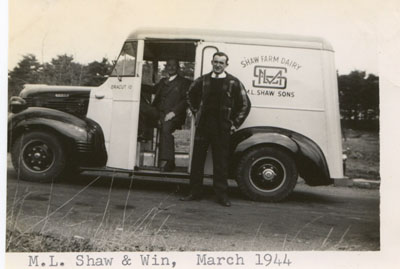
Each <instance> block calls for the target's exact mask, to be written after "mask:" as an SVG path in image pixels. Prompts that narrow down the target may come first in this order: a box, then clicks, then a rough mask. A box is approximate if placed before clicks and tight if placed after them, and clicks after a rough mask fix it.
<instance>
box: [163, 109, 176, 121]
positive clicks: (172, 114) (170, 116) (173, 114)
mask: <svg viewBox="0 0 400 269" xmlns="http://www.w3.org/2000/svg"><path fill="white" fill-rule="evenodd" d="M174 117H175V113H174V112H172V111H171V112H169V113H168V114H167V115H165V118H164V121H169V120H172V119H173V118H174Z"/></svg>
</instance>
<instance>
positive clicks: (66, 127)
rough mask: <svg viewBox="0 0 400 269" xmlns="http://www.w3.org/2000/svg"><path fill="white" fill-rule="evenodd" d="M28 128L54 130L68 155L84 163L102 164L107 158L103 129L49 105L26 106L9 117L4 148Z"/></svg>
mask: <svg viewBox="0 0 400 269" xmlns="http://www.w3.org/2000/svg"><path fill="white" fill-rule="evenodd" d="M30 130H41V131H48V132H53V133H55V134H56V135H58V136H59V137H60V138H61V139H62V141H63V142H64V143H66V148H67V150H68V152H69V154H77V155H76V157H80V158H81V159H87V161H89V163H85V164H84V165H90V166H103V165H105V163H106V161H107V153H106V150H105V144H104V135H103V132H102V130H101V127H100V126H99V125H98V124H97V123H96V122H94V121H93V120H91V119H88V118H78V117H76V116H74V115H71V114H68V113H65V112H62V111H59V110H55V109H50V108H43V107H29V108H27V109H25V110H23V111H22V112H20V113H17V114H12V115H10V116H9V119H8V150H10V149H11V146H12V144H13V143H14V141H15V139H16V138H17V137H19V136H20V135H21V134H23V133H25V132H27V131H30ZM74 157H75V156H74Z"/></svg>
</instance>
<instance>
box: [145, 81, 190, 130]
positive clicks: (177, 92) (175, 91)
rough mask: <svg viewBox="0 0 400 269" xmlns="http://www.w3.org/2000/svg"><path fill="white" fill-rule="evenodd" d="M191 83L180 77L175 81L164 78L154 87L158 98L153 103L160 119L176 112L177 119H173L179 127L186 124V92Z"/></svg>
mask: <svg viewBox="0 0 400 269" xmlns="http://www.w3.org/2000/svg"><path fill="white" fill-rule="evenodd" d="M190 83H191V81H190V80H189V79H186V78H184V77H182V76H180V75H178V76H177V77H176V78H175V79H174V80H172V81H168V78H162V79H161V80H160V81H159V82H158V83H157V84H156V85H155V86H154V87H155V91H156V96H155V98H154V101H153V106H155V107H156V108H157V110H158V111H159V113H160V119H161V120H163V117H164V116H165V115H166V114H168V113H169V112H174V113H175V117H174V118H173V119H172V121H174V123H175V124H176V127H179V126H181V125H183V124H184V123H185V119H186V108H187V103H186V92H187V90H188V88H189V86H190Z"/></svg>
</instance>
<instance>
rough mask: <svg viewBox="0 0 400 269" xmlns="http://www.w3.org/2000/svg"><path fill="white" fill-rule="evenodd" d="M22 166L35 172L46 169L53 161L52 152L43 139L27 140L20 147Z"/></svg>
mask: <svg viewBox="0 0 400 269" xmlns="http://www.w3.org/2000/svg"><path fill="white" fill-rule="evenodd" d="M22 162H23V164H24V166H25V167H26V168H27V169H29V170H31V171H32V172H35V173H39V172H40V173H42V172H44V171H46V170H48V169H49V168H50V167H51V166H52V165H53V162H54V153H53V151H52V150H51V148H50V147H49V146H48V145H47V144H46V143H45V142H43V141H39V140H32V141H29V142H28V143H27V144H26V145H25V146H24V148H23V149H22Z"/></svg>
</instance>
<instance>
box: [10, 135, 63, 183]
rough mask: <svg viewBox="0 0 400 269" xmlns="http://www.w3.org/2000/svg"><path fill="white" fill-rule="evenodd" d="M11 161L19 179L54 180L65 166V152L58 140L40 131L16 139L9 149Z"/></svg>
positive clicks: (54, 136)
mask: <svg viewBox="0 0 400 269" xmlns="http://www.w3.org/2000/svg"><path fill="white" fill-rule="evenodd" d="M11 160H12V163H13V165H14V168H15V170H16V171H17V173H18V175H19V177H20V178H21V179H23V180H27V181H37V182H49V181H52V180H56V179H57V178H58V177H59V176H60V175H61V173H62V172H63V171H64V169H65V166H66V158H65V151H64V148H63V145H62V143H61V142H60V140H59V138H57V136H56V135H53V134H51V133H45V132H41V131H32V132H29V133H25V134H23V135H21V136H20V137H18V138H17V140H16V141H15V143H14V144H13V146H12V149H11Z"/></svg>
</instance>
